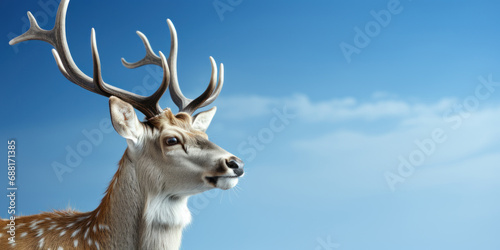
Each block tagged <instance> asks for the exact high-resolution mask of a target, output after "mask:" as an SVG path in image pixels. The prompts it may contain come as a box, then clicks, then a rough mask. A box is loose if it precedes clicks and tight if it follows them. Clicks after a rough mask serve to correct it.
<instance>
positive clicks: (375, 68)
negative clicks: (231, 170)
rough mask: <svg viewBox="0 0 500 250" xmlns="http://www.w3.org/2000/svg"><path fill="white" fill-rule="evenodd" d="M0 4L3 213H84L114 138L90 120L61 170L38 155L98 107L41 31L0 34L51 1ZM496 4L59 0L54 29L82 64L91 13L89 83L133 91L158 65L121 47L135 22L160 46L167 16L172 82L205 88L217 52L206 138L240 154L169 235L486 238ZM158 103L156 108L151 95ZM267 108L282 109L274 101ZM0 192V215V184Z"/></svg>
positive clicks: (392, 242)
mask: <svg viewBox="0 0 500 250" xmlns="http://www.w3.org/2000/svg"><path fill="white" fill-rule="evenodd" d="M42 2H43V1H42ZM47 2H50V1H49V0H47ZM214 2H216V3H218V4H220V3H223V4H224V3H225V4H226V5H227V6H229V10H228V11H227V12H224V13H222V14H221V13H218V12H217V10H216V8H215V7H214ZM230 3H232V4H233V5H234V6H231V5H230ZM0 7H1V8H0V9H1V12H2V14H1V15H0V20H1V23H2V28H1V31H2V33H1V43H0V51H1V55H2V57H1V58H2V67H1V69H0V70H1V71H2V77H3V80H2V91H1V102H2V109H1V112H2V113H1V117H2V122H1V124H0V126H1V129H0V131H1V132H0V134H1V138H2V140H1V141H2V143H4V146H3V147H2V151H1V152H2V155H3V156H2V157H4V158H3V159H4V161H3V162H6V160H5V159H6V147H7V140H8V139H10V138H15V139H16V140H17V143H18V172H17V177H18V186H19V191H18V211H21V212H22V213H23V214H33V213H38V212H39V211H49V210H51V209H64V208H66V207H67V206H68V205H70V206H71V207H73V208H76V209H78V210H82V211H88V210H92V209H94V208H95V207H96V206H97V205H98V203H99V202H100V199H101V197H102V193H103V192H104V191H105V188H106V187H107V184H108V182H109V181H110V180H111V178H112V175H113V173H114V172H115V171H116V168H117V162H118V160H119V159H120V157H121V155H122V153H123V151H124V150H125V147H126V143H125V140H124V139H122V138H121V137H120V136H119V135H118V134H116V132H114V131H112V132H108V131H104V132H103V133H104V139H103V141H102V142H100V143H98V145H94V146H93V147H92V152H91V153H90V154H88V155H86V156H83V157H82V162H81V163H79V164H78V165H77V166H76V167H75V168H74V169H73V172H71V173H67V174H64V175H63V176H62V179H61V180H59V179H58V178H57V176H56V174H55V172H54V171H53V168H52V165H54V164H55V162H59V163H61V164H65V163H66V156H67V154H68V151H67V150H68V148H69V149H70V150H71V149H75V148H76V147H77V146H78V145H79V144H80V143H82V142H84V141H86V140H87V139H86V137H85V136H84V135H83V133H82V131H90V130H94V129H99V123H100V122H101V121H109V115H108V113H109V111H108V104H107V100H106V98H103V97H102V96H98V95H95V94H93V93H90V92H88V91H85V90H83V89H81V88H79V87H77V86H76V85H74V84H72V83H70V82H68V81H67V80H66V79H65V78H64V77H63V76H62V75H61V74H60V72H59V70H58V68H57V66H56V64H55V62H54V60H53V57H52V54H51V52H50V50H51V46H50V45H48V44H45V43H42V42H36V41H35V42H28V43H22V44H20V45H19V46H16V47H12V46H9V45H8V40H9V34H20V33H21V32H22V31H23V26H24V25H25V21H26V20H27V19H26V11H28V10H30V11H32V12H33V13H34V14H35V15H37V16H38V17H39V19H40V24H41V26H42V27H44V28H47V29H48V28H51V27H52V25H53V20H54V18H53V17H51V15H50V14H51V13H50V12H51V11H50V10H51V9H49V11H48V12H47V11H46V10H44V8H43V6H41V5H39V4H38V1H34V0H30V1H2V2H1V3H0ZM51 8H53V7H51ZM499 10H500V4H499V3H498V2H497V1H430V0H427V1H424V0H414V1H409V0H406V1H403V0H402V1H399V2H398V1H389V0H383V1H378V0H377V1H368V0H365V1H346V0H338V1H331V0H329V1H314V2H312V1H262V0H253V1H250V0H242V1H226V0H220V1H212V0H210V1H170V0H164V1H144V2H141V3H139V2H138V1H136V2H132V1H96V0H91V1H82V0H72V1H71V3H70V5H69V10H68V17H67V29H68V32H67V34H68V43H69V47H70V49H71V50H72V52H73V57H74V59H75V61H76V62H77V64H78V65H79V66H80V68H81V69H82V70H83V71H84V72H86V73H87V74H91V72H92V60H91V53H90V29H91V28H92V27H94V28H95V29H96V34H97V44H98V47H99V52H100V55H101V61H102V65H103V66H102V68H103V78H104V80H105V81H106V82H109V83H112V84H114V85H117V86H119V87H122V88H125V89H128V90H135V91H142V90H146V92H147V94H150V93H152V91H153V90H151V89H148V88H147V86H146V85H144V83H143V81H144V79H148V81H147V82H150V81H149V79H150V78H155V77H158V76H159V75H160V74H159V73H158V72H157V71H156V69H155V68H151V69H153V70H154V71H148V70H147V69H144V68H140V69H135V70H129V69H126V68H124V67H123V66H122V65H121V63H120V58H121V57H124V58H126V59H127V60H129V61H134V60H138V59H140V58H141V57H142V56H143V53H144V48H143V45H142V43H141V41H140V39H139V38H138V37H137V35H136V34H135V31H136V30H140V31H142V32H143V33H144V34H146V36H148V38H149V40H150V42H151V44H152V46H153V49H154V50H155V51H158V50H161V51H163V52H164V53H166V54H167V53H168V49H169V39H170V38H169V33H168V27H167V24H166V22H165V19H166V18H170V19H171V20H172V21H173V22H174V24H175V26H176V28H177V31H178V35H179V44H180V48H179V53H180V54H179V65H178V68H179V77H180V81H181V87H182V89H183V90H184V93H185V94H186V95H188V96H191V97H194V96H195V95H197V94H199V93H201V92H202V91H203V90H204V88H205V86H206V83H207V82H208V77H209V74H210V64H209V60H208V58H209V56H213V57H214V58H215V59H216V60H217V62H223V63H224V64H225V69H226V82H225V86H224V88H223V91H222V93H221V95H220V97H219V99H218V100H217V101H216V102H215V103H214V105H216V106H218V113H217V115H216V117H215V119H214V121H213V123H212V125H211V127H210V128H209V130H208V134H209V136H210V137H211V138H212V140H213V141H215V142H216V143H218V144H219V145H221V146H222V147H224V148H225V149H227V150H229V151H231V152H233V153H234V154H236V155H238V156H240V157H241V158H242V159H243V160H245V161H246V169H247V175H246V176H245V177H244V179H243V180H242V181H241V182H240V184H239V186H238V187H239V188H238V189H236V190H229V191H224V192H220V191H216V192H209V193H206V194H202V195H198V196H195V197H193V198H192V199H191V203H190V206H191V208H192V211H193V214H194V221H193V224H192V225H191V226H189V227H188V228H187V229H186V231H185V234H184V240H183V247H182V249H186V250H188V249H218V250H222V249H252V250H254V249H311V250H312V249H345V250H347V249H353V250H354V249H355V250H357V249H360V250H363V249H384V250H393V249H394V250H400V249H405V250H407V249H408V250H411V249H436V250H438V249H439V250H442V249H481V250H489V249H492V250H493V249H495V250H498V249H500V239H499V238H498V232H499V231H500V213H499V211H500V201H499V197H500V164H499V162H500V143H499V141H500V129H499V128H500V101H499V100H500V86H499V85H500V84H499V83H496V82H500V28H499V24H500V15H499V14H498V11H499ZM373 13H374V14H373ZM387 13H390V18H388V15H386V14H387ZM45 17H48V19H46V20H45V19H44V18H45ZM44 20H45V21H44ZM342 48H344V49H345V48H350V51H351V52H352V51H355V52H354V53H352V54H350V55H346V53H345V52H343V51H342ZM151 72H152V73H151ZM148 77H149V78H148ZM480 79H482V80H480ZM141 93H142V92H141ZM161 105H162V106H163V107H166V106H172V105H173V104H172V102H171V101H170V100H169V99H168V95H166V96H165V98H164V99H163V100H162V102H161ZM284 109H286V112H288V113H291V114H293V115H294V117H293V118H292V117H290V118H289V119H287V120H283V119H282V116H279V115H277V114H276V112H277V111H276V110H279V112H283V110H284ZM273 110H274V111H273ZM280 118H281V119H280ZM252 137H255V138H257V139H256V141H257V142H252V139H250V138H252ZM2 169H3V170H1V171H0V183H4V184H3V185H1V186H2V187H6V185H7V179H6V178H7V171H6V165H5V164H4V165H3V167H2ZM3 193H6V191H4V192H3ZM0 204H3V205H1V206H0V215H1V216H2V217H5V216H6V215H7V199H6V197H5V196H2V197H1V198H0ZM2 207H4V208H2Z"/></svg>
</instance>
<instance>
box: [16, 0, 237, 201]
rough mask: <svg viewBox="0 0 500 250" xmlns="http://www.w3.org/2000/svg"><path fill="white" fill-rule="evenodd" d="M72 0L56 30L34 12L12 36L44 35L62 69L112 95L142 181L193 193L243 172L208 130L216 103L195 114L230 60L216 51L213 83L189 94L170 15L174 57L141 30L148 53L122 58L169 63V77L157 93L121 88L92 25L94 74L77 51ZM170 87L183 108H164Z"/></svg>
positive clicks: (227, 183)
mask: <svg viewBox="0 0 500 250" xmlns="http://www.w3.org/2000/svg"><path fill="white" fill-rule="evenodd" d="M68 3H69V1H68V0H63V1H61V4H60V7H59V9H58V12H57V17H56V22H55V26H54V28H53V29H52V30H44V29H41V28H40V27H39V26H38V24H37V22H36V20H35V18H34V17H33V15H32V14H31V13H30V12H28V17H29V20H30V23H31V27H30V29H29V30H28V31H27V32H26V33H24V34H23V35H21V36H19V37H16V38H14V39H12V40H11V41H10V42H9V44H11V45H13V44H16V43H19V42H23V41H27V40H41V41H45V42H47V43H50V44H51V45H52V46H54V49H52V53H53V55H54V58H55V60H56V62H57V65H58V67H59V70H60V71H61V73H62V74H63V75H64V76H65V77H66V78H67V79H68V80H70V81H71V82H73V83H75V84H76V85H78V86H80V87H82V88H84V89H87V90H89V91H91V92H94V93H96V94H99V95H103V96H106V97H109V103H110V111H111V118H112V123H113V126H114V128H115V130H116V131H117V132H118V133H119V134H120V135H121V136H123V137H124V138H125V139H127V144H128V149H127V153H128V154H127V155H128V157H129V158H130V160H131V161H132V162H134V163H136V165H137V173H138V175H140V177H141V178H143V181H142V183H144V185H145V186H147V187H148V189H150V190H151V192H159V193H161V192H168V193H170V194H172V195H192V194H196V193H200V192H203V191H205V190H208V189H211V188H221V189H229V188H232V187H234V186H235V185H236V184H237V182H238V177H241V176H242V175H243V162H242V161H241V160H240V159H238V158H237V157H236V156H234V155H232V154H230V153H228V152H227V151H225V150H224V149H222V148H220V147H218V146H217V145H215V144H214V143H212V142H210V141H209V140H208V136H207V135H206V133H205V131H206V130H207V128H208V126H209V124H210V122H211V120H212V118H213V116H214V114H215V111H216V108H215V107H213V108H212V109H210V110H207V111H203V112H200V113H198V114H196V115H194V113H195V111H196V110H198V109H199V108H202V107H205V106H207V105H209V104H211V103H212V102H213V101H214V100H215V99H216V98H217V96H218V95H219V93H220V91H221V89H222V85H223V82H224V66H223V64H221V65H220V74H219V78H218V79H217V66H216V63H215V60H214V59H213V58H212V57H210V62H211V65H212V75H211V77H210V82H209V84H208V87H207V89H206V90H205V91H204V92H203V93H202V94H201V95H200V96H199V97H197V98H195V99H189V98H186V97H185V96H184V95H183V94H182V92H181V90H180V88H179V82H178V78H177V65H176V64H177V50H178V46H177V33H176V30H175V27H174V25H173V24H172V22H171V21H170V20H169V19H167V23H168V27H169V29H170V37H171V48H170V55H169V57H168V59H166V58H165V56H164V55H163V53H162V52H161V51H160V52H159V56H158V55H156V54H155V53H154V52H153V50H152V48H151V46H150V44H149V41H148V39H147V37H146V36H145V35H144V34H142V33H141V32H140V31H137V34H138V35H139V37H140V38H141V39H142V42H143V43H144V46H145V48H146V56H145V57H144V58H143V59H141V60H139V61H138V62H135V63H129V62H127V61H125V60H124V59H123V58H122V63H123V64H124V65H125V66H126V67H128V68H137V67H140V66H144V65H150V64H153V65H157V66H160V67H162V68H163V80H162V83H161V85H160V87H159V88H158V90H157V91H156V92H155V93H153V94H152V95H151V96H147V97H145V96H140V95H137V94H134V93H131V92H128V91H126V90H123V89H120V88H117V87H115V86H112V85H110V84H107V83H105V82H104V81H103V79H102V75H101V65H100V59H99V54H98V51H97V44H96V36H95V31H94V29H92V31H91V49H92V57H93V66H94V67H93V69H94V72H93V76H92V77H89V76H87V75H85V74H84V73H83V72H82V71H81V70H80V69H79V68H78V67H77V65H76V64H75V62H74V61H73V58H72V56H71V53H70V50H69V47H68V44H67V41H66V31H65V18H66V17H65V16H66V10H67V7H68ZM167 88H169V90H170V95H171V98H172V100H173V101H174V103H175V104H176V105H177V106H178V108H179V113H177V114H173V113H172V111H171V110H170V109H169V108H166V109H162V108H161V107H160V106H159V104H158V101H159V100H160V98H161V97H162V95H163V94H164V92H165V91H166V89H167ZM134 108H136V109H137V110H139V111H141V112H142V113H143V114H144V115H145V116H146V120H145V121H140V120H139V119H138V118H137V115H136V113H135V111H134Z"/></svg>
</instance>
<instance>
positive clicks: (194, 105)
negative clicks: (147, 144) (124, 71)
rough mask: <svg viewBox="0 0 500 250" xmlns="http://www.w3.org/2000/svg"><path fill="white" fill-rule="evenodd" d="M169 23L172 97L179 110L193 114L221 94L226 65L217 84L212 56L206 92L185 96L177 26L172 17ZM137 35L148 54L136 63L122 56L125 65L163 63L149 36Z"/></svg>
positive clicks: (221, 69) (132, 66)
mask: <svg viewBox="0 0 500 250" xmlns="http://www.w3.org/2000/svg"><path fill="white" fill-rule="evenodd" d="M167 23H168V27H169V29H170V55H169V57H168V64H169V68H170V75H171V78H170V84H169V88H170V96H171V97H172V100H173V101H174V103H175V105H177V107H179V111H181V112H186V113H188V114H193V113H194V111H196V109H199V108H202V107H205V106H207V105H209V104H210V103H212V102H213V101H214V100H215V99H216V98H217V96H219V93H220V91H221V89H222V85H223V84H224V65H223V64H222V63H221V65H220V75H219V81H218V83H217V86H216V81H217V65H216V63H215V60H214V59H213V58H212V57H210V63H211V65H212V75H211V77H210V82H209V84H208V87H207V89H206V90H205V92H203V94H201V95H200V96H199V97H197V98H196V99H194V100H193V99H189V98H187V97H185V96H184V95H183V94H182V91H181V89H180V87H179V79H178V77H177V51H178V44H177V31H176V30H175V27H174V25H173V24H172V21H170V19H167ZM137 35H138V36H139V37H140V38H141V40H142V42H143V43H144V47H145V48H146V55H145V56H144V58H142V59H141V60H139V61H137V62H135V63H129V62H127V61H126V60H125V59H123V58H122V63H123V65H124V66H125V67H127V68H137V67H140V66H144V65H148V64H155V65H161V60H160V57H159V56H157V55H156V54H155V53H154V52H153V50H152V48H151V45H150V44H149V41H148V38H147V37H146V36H145V35H144V34H143V33H141V32H140V31H137Z"/></svg>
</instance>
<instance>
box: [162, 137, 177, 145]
mask: <svg viewBox="0 0 500 250" xmlns="http://www.w3.org/2000/svg"><path fill="white" fill-rule="evenodd" d="M165 142H166V143H167V145H168V146H172V145H175V144H177V143H179V139H177V137H168V138H167V139H166V140H165Z"/></svg>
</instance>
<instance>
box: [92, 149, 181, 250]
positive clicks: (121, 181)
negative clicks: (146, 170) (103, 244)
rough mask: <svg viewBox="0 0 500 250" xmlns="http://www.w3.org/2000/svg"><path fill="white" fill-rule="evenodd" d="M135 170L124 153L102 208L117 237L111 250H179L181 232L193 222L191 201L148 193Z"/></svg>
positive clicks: (168, 195) (169, 195) (133, 164)
mask: <svg viewBox="0 0 500 250" xmlns="http://www.w3.org/2000/svg"><path fill="white" fill-rule="evenodd" d="M136 170H137V166H136V164H135V163H134V162H132V161H131V160H130V158H129V157H128V155H127V152H125V154H124V156H123V158H122V160H121V161H120V166H119V169H118V171H117V173H116V174H115V176H114V177H113V180H112V181H111V184H110V186H109V188H108V191H107V194H106V196H105V197H104V199H103V201H102V202H101V205H100V206H99V208H101V207H106V208H107V209H103V210H106V211H103V213H107V217H108V218H109V224H110V225H109V227H110V229H111V231H112V232H113V234H112V235H114V237H116V238H115V239H111V242H113V243H112V245H113V246H114V247H112V248H113V249H128V248H130V247H131V246H135V247H132V248H133V249H167V250H174V249H175V250H176V249H179V247H180V243H181V238H182V230H183V228H184V227H185V226H186V225H187V224H189V222H190V220H191V214H190V212H189V210H188V207H187V201H188V197H179V196H175V195H171V194H168V193H165V194H152V193H150V192H148V191H147V190H145V188H144V185H142V184H141V183H140V177H138V175H137V172H136ZM99 208H98V209H99Z"/></svg>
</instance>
